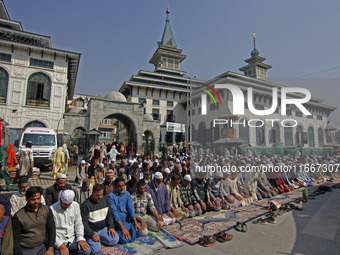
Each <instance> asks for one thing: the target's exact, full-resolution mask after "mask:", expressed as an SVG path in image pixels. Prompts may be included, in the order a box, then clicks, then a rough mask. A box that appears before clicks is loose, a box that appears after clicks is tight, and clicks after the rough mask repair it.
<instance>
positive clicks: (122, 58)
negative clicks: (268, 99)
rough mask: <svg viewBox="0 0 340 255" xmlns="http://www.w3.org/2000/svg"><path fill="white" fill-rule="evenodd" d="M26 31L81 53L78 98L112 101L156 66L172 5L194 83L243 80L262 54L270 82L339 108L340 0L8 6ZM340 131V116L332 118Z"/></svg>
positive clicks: (80, 1) (25, 0)
mask: <svg viewBox="0 0 340 255" xmlns="http://www.w3.org/2000/svg"><path fill="white" fill-rule="evenodd" d="M4 2H5V5H6V7H7V10H8V12H9V15H10V18H11V19H12V20H15V21H20V22H21V23H22V26H23V28H24V30H25V31H27V32H32V33H37V34H43V35H48V36H51V39H52V47H53V48H56V49H63V50H68V51H73V52H78V53H81V59H80V65H79V70H78V76H77V83H76V93H81V94H88V95H96V96H98V95H99V96H105V95H106V94H107V93H108V92H109V91H112V90H118V89H119V88H120V86H121V85H122V84H123V82H124V81H126V80H129V79H130V77H131V76H132V75H135V74H137V72H138V71H139V70H140V69H142V70H151V71H152V70H153V69H154V67H153V65H152V64H150V63H149V60H150V58H151V57H152V54H153V53H154V51H155V50H156V49H157V43H156V42H157V41H159V40H160V39H161V37H162V33H163V29H164V25H165V19H166V13H165V10H166V6H167V4H168V5H169V8H170V16H169V17H170V22H171V27H172V30H173V33H174V36H175V41H176V44H177V47H178V48H180V49H183V54H185V55H187V58H186V59H185V60H184V61H183V62H182V64H181V69H182V70H183V71H186V72H187V75H188V76H198V77H199V78H201V79H210V78H213V77H215V76H217V75H219V74H221V73H223V72H226V71H232V72H237V73H241V72H240V71H239V68H240V67H243V66H244V65H246V63H245V62H244V60H245V59H247V58H249V57H250V52H251V50H252V49H253V33H256V48H257V49H258V50H259V51H260V55H261V56H262V57H265V58H266V60H265V63H267V64H269V65H272V66H273V67H272V69H270V70H269V72H268V76H269V78H268V79H269V80H270V81H274V82H278V83H280V84H282V85H288V86H293V87H300V86H301V87H305V88H307V89H310V91H311V93H312V96H313V97H316V98H320V99H324V100H325V102H324V103H325V104H329V105H332V106H336V107H338V108H340V103H339V99H338V96H339V95H340V58H339V56H340V32H339V24H340V15H339V13H340V1H338V0H328V1H320V0H275V1H273V0H243V1H231V0H210V1H197V0H168V1H165V0H100V1H98V0H97V1H95V0H58V1H46V0H4ZM330 119H331V125H332V126H335V127H337V128H340V110H337V111H336V112H334V113H333V114H332V115H331V118H330Z"/></svg>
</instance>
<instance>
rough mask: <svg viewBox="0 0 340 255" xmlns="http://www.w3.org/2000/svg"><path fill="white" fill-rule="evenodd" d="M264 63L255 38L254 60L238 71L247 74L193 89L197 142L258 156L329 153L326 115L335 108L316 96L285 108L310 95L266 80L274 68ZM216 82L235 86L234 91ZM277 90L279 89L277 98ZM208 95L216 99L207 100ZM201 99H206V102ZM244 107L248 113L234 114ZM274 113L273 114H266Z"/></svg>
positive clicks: (221, 77)
mask: <svg viewBox="0 0 340 255" xmlns="http://www.w3.org/2000/svg"><path fill="white" fill-rule="evenodd" d="M264 60H265V58H263V57H261V56H260V54H259V51H258V50H257V49H256V42H255V35H254V49H253V50H252V51H251V57H250V58H249V59H247V60H245V62H246V63H247V65H246V66H244V67H242V68H240V71H242V72H243V75H242V74H238V73H234V72H225V73H223V74H221V75H219V76H217V77H215V78H213V79H210V80H208V81H207V82H206V84H205V85H204V86H201V87H200V88H197V89H195V90H194V93H193V94H192V100H191V109H190V110H191V117H192V121H191V123H192V126H191V128H192V132H193V140H196V141H198V142H199V143H200V144H202V145H204V146H214V145H215V146H218V145H225V146H227V147H233V146H234V147H240V148H242V149H243V150H246V151H249V150H250V151H252V152H255V153H273V154H274V153H292V154H294V153H296V152H297V151H298V150H299V151H300V152H301V153H305V154H310V153H316V154H319V155H320V154H326V153H328V152H329V151H330V150H331V149H332V148H333V145H334V144H333V143H332V139H331V136H330V130H332V128H331V127H329V126H328V117H329V115H330V114H331V113H332V112H333V111H334V110H336V107H333V106H329V105H327V104H324V102H323V100H321V99H317V98H314V97H311V98H310V99H309V100H308V101H307V99H306V101H307V102H305V103H303V104H302V105H301V106H300V105H298V104H296V105H295V104H293V103H292V102H290V103H289V104H286V103H285V99H288V100H301V101H303V98H304V97H307V95H306V94H308V91H306V90H304V89H302V91H304V92H306V94H305V95H303V93H297V92H295V91H296V90H297V89H298V90H299V89H300V88H292V87H286V86H282V85H280V84H276V83H272V82H270V81H268V70H269V69H270V68H271V66H270V65H268V64H265V63H263V61H264ZM218 84H226V85H231V88H232V87H233V86H235V87H236V88H235V90H234V91H232V89H229V88H228V89H227V88H221V87H223V86H224V85H218ZM219 86H220V88H218V87H219ZM215 88H216V89H215ZM300 90H301V89H300ZM209 91H210V92H211V93H210V92H209ZM273 91H277V95H276V93H274V92H273ZM285 91H287V92H285ZM206 92H207V93H210V94H211V95H212V97H209V96H206V95H205V96H203V95H204V94H207V93H206ZM214 92H215V94H214ZM237 92H239V93H240V95H241V97H238V95H237ZM203 98H206V101H202V99H203ZM236 98H237V99H236ZM218 99H219V100H218ZM204 100H205V99H204ZM275 101H276V102H275ZM249 102H250V103H249ZM287 102H288V101H287ZM283 104H285V105H284V106H285V107H284V108H283V107H282V106H283ZM240 106H242V107H241V108H242V109H243V110H244V111H243V112H242V113H241V114H234V112H235V110H236V109H238V108H240ZM202 108H204V111H206V112H207V113H205V112H204V111H202ZM270 109H272V110H271V112H272V113H271V114H268V115H263V114H262V113H264V112H265V111H270ZM304 110H306V111H304ZM307 112H309V113H310V114H308V115H307Z"/></svg>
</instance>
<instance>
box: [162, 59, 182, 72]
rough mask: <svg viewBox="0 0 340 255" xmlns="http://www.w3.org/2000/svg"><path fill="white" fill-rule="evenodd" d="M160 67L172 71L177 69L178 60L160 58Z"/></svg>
mask: <svg viewBox="0 0 340 255" xmlns="http://www.w3.org/2000/svg"><path fill="white" fill-rule="evenodd" d="M161 66H162V67H167V68H172V69H179V60H178V59H173V58H167V57H162V60H161Z"/></svg>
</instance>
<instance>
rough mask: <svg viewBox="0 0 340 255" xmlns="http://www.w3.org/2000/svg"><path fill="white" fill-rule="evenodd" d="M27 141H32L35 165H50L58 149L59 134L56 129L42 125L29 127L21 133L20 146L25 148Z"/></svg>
mask: <svg viewBox="0 0 340 255" xmlns="http://www.w3.org/2000/svg"><path fill="white" fill-rule="evenodd" d="M27 142H31V143H32V150H33V158H34V166H35V167H42V166H45V167H48V166H50V165H51V163H52V156H53V154H54V152H55V151H56V150H57V135H56V133H55V132H54V130H53V129H48V128H40V127H32V128H27V129H25V131H24V132H23V133H22V135H21V139H20V143H19V148H20V149H22V148H25V146H26V143H27Z"/></svg>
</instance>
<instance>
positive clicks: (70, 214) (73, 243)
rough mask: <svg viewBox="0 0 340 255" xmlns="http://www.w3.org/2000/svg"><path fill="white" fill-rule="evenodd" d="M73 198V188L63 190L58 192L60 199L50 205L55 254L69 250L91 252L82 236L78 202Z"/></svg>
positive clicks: (82, 230)
mask: <svg viewBox="0 0 340 255" xmlns="http://www.w3.org/2000/svg"><path fill="white" fill-rule="evenodd" d="M73 200H74V192H73V190H64V191H63V192H61V194H60V201H58V202H57V203H55V204H53V205H52V206H51V207H50V208H51V210H52V213H53V217H54V222H55V226H56V242H55V249H54V254H55V255H60V254H61V255H64V254H69V253H71V251H72V252H75V253H76V254H82V255H89V254H90V253H91V249H90V248H89V245H88V243H86V242H85V238H84V225H83V222H82V220H81V215H80V207H79V204H78V203H77V202H74V201H73Z"/></svg>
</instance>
